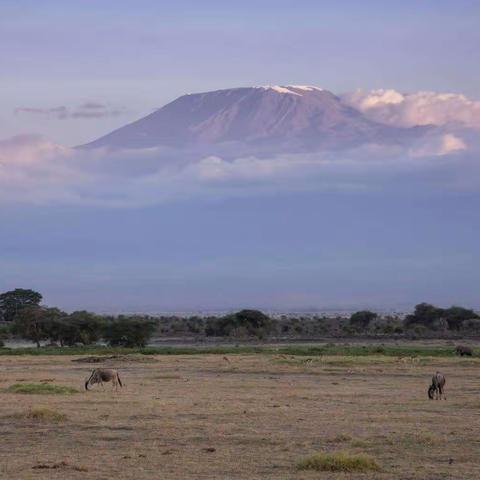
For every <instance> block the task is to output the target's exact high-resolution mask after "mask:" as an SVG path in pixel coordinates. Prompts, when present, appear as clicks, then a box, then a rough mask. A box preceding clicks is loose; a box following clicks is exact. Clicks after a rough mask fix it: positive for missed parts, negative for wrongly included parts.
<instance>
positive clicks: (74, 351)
mask: <svg viewBox="0 0 480 480" xmlns="http://www.w3.org/2000/svg"><path fill="white" fill-rule="evenodd" d="M253 353H263V354H271V355H281V354H283V355H300V356H309V357H315V356H321V355H342V356H368V355H385V356H390V357H408V356H418V357H453V356H455V347H453V346H452V347H448V346H437V347H430V346H428V347H427V346H414V345H374V344H372V345H366V346H362V345H341V344H338V345H333V344H326V345H318V346H311V345H310V346H308V345H286V346H278V347H274V346H269V345H261V346H254V345H252V346H239V347H235V346H224V347H217V346H211V347H203V346H192V347H145V348H122V347H116V348H112V347H100V346H87V347H42V348H35V347H32V348H11V349H10V348H0V355H112V354H119V355H129V354H141V355H199V354H217V355H226V354H253ZM474 355H475V356H479V355H480V350H478V349H477V350H475V351H474Z"/></svg>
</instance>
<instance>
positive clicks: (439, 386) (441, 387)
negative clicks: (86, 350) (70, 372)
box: [85, 345, 473, 400]
mask: <svg viewBox="0 0 480 480" xmlns="http://www.w3.org/2000/svg"><path fill="white" fill-rule="evenodd" d="M455 353H456V354H457V355H459V356H461V357H464V356H467V357H471V356H473V350H472V349H471V348H470V347H466V346H464V345H458V346H457V347H456V348H455ZM224 359H225V360H228V359H227V358H226V357H224ZM228 361H229V362H230V360H228ZM107 382H112V389H115V391H118V386H119V385H120V387H122V388H123V384H122V381H121V380H120V375H119V374H118V370H115V369H113V368H94V369H93V370H92V373H91V374H90V376H89V377H88V379H87V381H86V382H85V390H88V386H89V385H90V386H92V385H95V384H99V385H101V386H102V387H103V388H104V385H103V384H104V383H107ZM445 383H446V380H445V375H444V374H443V373H441V372H435V374H434V375H433V377H432V383H431V385H430V386H429V387H428V391H427V393H428V398H429V399H430V400H434V399H435V400H441V399H442V397H443V399H444V400H446V399H447V398H446V396H445Z"/></svg>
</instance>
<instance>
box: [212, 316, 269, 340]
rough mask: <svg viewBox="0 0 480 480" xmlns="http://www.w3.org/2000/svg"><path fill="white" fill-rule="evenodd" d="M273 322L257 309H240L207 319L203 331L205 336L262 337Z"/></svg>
mask: <svg viewBox="0 0 480 480" xmlns="http://www.w3.org/2000/svg"><path fill="white" fill-rule="evenodd" d="M272 328H273V322H272V320H271V319H270V317H269V316H268V315H265V314H264V313H263V312H261V311H259V310H240V311H239V312H236V313H232V314H230V315H226V316H224V317H220V318H215V319H209V320H208V321H207V327H206V329H205V333H206V334H207V336H220V337H223V336H225V337H226V336H236V335H239V334H240V332H242V333H243V334H245V335H250V336H256V337H263V336H265V335H267V334H268V333H270V331H271V330H272Z"/></svg>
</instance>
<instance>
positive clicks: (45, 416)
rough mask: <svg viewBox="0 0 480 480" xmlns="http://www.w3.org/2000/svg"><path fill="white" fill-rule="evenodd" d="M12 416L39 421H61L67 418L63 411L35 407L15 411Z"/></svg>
mask: <svg viewBox="0 0 480 480" xmlns="http://www.w3.org/2000/svg"><path fill="white" fill-rule="evenodd" d="M11 418H15V419H19V420H22V419H23V420H36V421H39V422H50V423H60V422H64V421H65V420H66V419H67V416H66V415H65V414H63V413H60V412H57V411H55V410H51V409H50V408H33V409H31V410H27V411H26V412H21V413H14V414H13V415H12V416H11Z"/></svg>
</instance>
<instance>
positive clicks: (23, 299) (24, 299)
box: [0, 288, 42, 322]
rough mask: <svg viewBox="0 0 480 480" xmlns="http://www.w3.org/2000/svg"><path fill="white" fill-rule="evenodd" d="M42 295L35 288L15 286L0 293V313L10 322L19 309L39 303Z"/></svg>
mask: <svg viewBox="0 0 480 480" xmlns="http://www.w3.org/2000/svg"><path fill="white" fill-rule="evenodd" d="M41 301H42V295H41V294H40V293H38V292H36V291H35V290H29V289H24V288H16V289H15V290H10V291H8V292H5V293H2V294H0V315H1V316H2V317H3V319H4V320H5V321H6V322H11V321H13V320H14V319H15V316H16V315H17V314H18V313H20V311H21V310H22V309H24V308H27V307H33V306H38V305H40V302H41Z"/></svg>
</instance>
